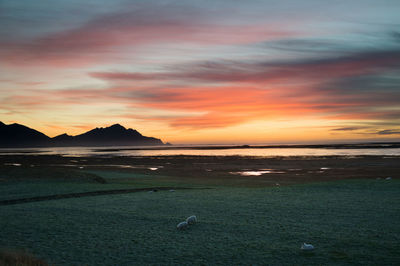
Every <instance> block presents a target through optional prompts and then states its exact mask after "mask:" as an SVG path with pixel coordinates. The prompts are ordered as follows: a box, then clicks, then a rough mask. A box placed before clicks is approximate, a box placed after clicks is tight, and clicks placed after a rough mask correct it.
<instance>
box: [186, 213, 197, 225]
mask: <svg viewBox="0 0 400 266" xmlns="http://www.w3.org/2000/svg"><path fill="white" fill-rule="evenodd" d="M186 222H187V223H188V224H195V223H196V222H197V217H196V215H192V216H189V217H188V218H187V219H186Z"/></svg>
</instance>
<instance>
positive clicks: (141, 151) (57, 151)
mask: <svg viewBox="0 0 400 266" xmlns="http://www.w3.org/2000/svg"><path fill="white" fill-rule="evenodd" d="M22 154H24V155H39V154H41V155H62V156H76V157H84V156H166V155H169V156H173V155H196V156H259V157H273V156H360V155H380V156H400V148H390V147H385V146H384V145H383V146H380V147H379V146H378V147H374V148H365V147H363V148H357V147H354V148H349V147H346V148H332V147H327V148H308V147H302V148H292V147H285V148H274V147H256V146H254V147H248V148H247V147H237V146H224V147H221V146H218V147H215V148H213V147H212V146H191V147H182V146H176V147H175V146H172V147H168V148H166V147H159V148H157V147H143V148H138V147H129V146H124V147H51V148H31V149H26V148H24V149H0V155H22Z"/></svg>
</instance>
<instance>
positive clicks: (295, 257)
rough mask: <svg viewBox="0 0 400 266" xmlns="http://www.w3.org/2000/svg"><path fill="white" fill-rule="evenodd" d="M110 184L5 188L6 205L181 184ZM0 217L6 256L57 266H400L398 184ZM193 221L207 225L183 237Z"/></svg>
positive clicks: (145, 179) (241, 193) (15, 208)
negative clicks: (310, 248) (19, 254)
mask: <svg viewBox="0 0 400 266" xmlns="http://www.w3.org/2000/svg"><path fill="white" fill-rule="evenodd" d="M97 174H101V173H100V172H98V173H97ZM102 177H103V178H105V179H106V180H107V181H108V184H97V183H93V182H89V181H80V182H78V181H74V182H72V181H66V180H35V181H31V182H2V183H1V184H0V191H1V198H2V199H5V198H15V197H18V196H23V197H25V196H35V195H39V194H40V195H45V194H46V193H47V194H54V193H66V192H77V191H90V190H98V189H113V188H119V187H126V186H127V184H130V186H131V187H135V186H142V187H145V186H148V185H155V184H158V182H161V184H164V183H168V184H170V183H171V182H172V181H171V180H168V179H163V178H162V177H157V178H151V176H139V175H138V176H136V177H134V176H133V177H132V176H129V177H128V176H124V174H121V175H119V176H118V175H117V176H116V175H113V174H110V173H108V172H104V173H103V175H102ZM113 178H114V181H113ZM129 179H131V181H129ZM172 183H173V182H172ZM203 185H204V184H203ZM211 187H212V186H211ZM0 210H1V211H0V228H1V230H0V247H4V248H11V249H17V250H27V251H28V252H30V253H32V254H35V256H36V257H38V258H42V259H44V260H46V261H47V262H49V263H50V264H55V265H133V264H137V265H143V264H158V265H168V264H180V265H182V264H183V265H185V264H195V265H197V264H221V265H239V264H244V265H399V264H400V223H399V221H400V182H399V181H398V180H347V181H337V182H325V183H310V184H301V185H292V186H280V187H264V188H254V187H253V188H243V187H232V186H230V187H228V186H226V187H224V186H221V185H218V186H214V187H213V188H212V189H205V190H204V189H199V190H176V191H175V192H169V191H159V192H156V193H147V192H137V193H130V194H120V195H106V196H95V197H82V198H72V199H61V200H51V201H41V202H32V203H24V204H17V205H7V206H0ZM192 214H195V215H197V218H198V223H197V224H195V225H193V226H191V227H190V228H189V229H188V230H186V231H178V230H176V225H177V224H178V223H179V222H180V221H183V220H184V219H185V218H186V217H188V216H190V215H192ZM303 242H307V243H311V244H313V245H314V246H315V247H316V249H315V251H314V252H309V253H305V252H302V251H301V250H300V245H301V244H302V243H303Z"/></svg>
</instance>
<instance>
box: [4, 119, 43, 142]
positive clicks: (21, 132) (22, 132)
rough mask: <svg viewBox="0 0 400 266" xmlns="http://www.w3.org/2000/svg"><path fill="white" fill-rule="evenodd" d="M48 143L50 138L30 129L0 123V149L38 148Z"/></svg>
mask: <svg viewBox="0 0 400 266" xmlns="http://www.w3.org/2000/svg"><path fill="white" fill-rule="evenodd" d="M50 141H51V138H49V137H48V136H46V135H45V134H43V133H41V132H39V131H37V130H34V129H32V128H29V127H26V126H23V125H20V124H16V123H14V124H10V125H6V124H4V123H3V122H0V147H26V146H32V147H38V146H43V145H46V144H47V143H49V142H50Z"/></svg>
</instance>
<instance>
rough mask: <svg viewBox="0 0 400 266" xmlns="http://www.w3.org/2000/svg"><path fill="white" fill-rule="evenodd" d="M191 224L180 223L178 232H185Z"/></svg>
mask: <svg viewBox="0 0 400 266" xmlns="http://www.w3.org/2000/svg"><path fill="white" fill-rule="evenodd" d="M188 226H189V224H188V223H187V222H180V223H179V224H178V225H177V226H176V229H178V230H185V229H187V228H188Z"/></svg>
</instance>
